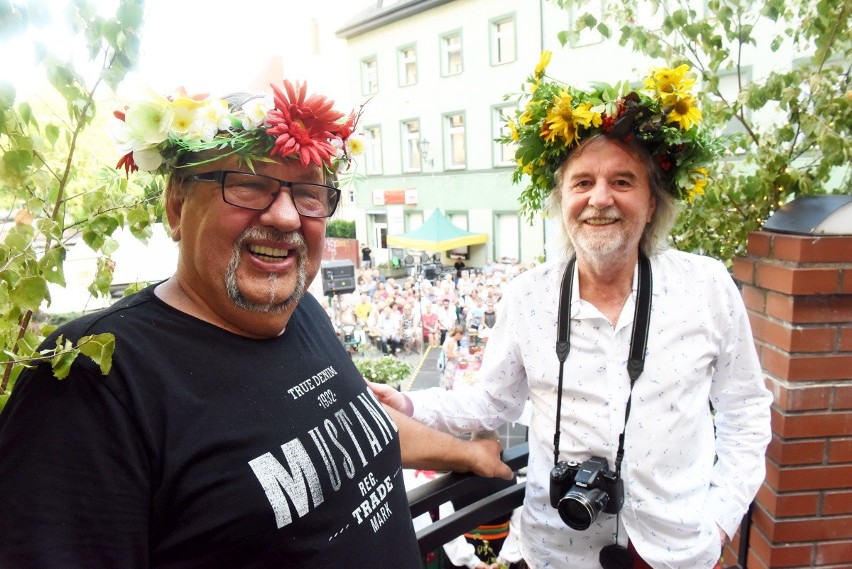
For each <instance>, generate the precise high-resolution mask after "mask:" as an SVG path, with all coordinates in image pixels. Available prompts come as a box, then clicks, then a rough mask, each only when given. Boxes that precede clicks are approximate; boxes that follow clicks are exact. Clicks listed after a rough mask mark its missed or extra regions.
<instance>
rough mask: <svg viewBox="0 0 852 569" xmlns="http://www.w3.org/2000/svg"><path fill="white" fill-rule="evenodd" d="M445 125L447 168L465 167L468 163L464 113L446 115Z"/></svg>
mask: <svg viewBox="0 0 852 569" xmlns="http://www.w3.org/2000/svg"><path fill="white" fill-rule="evenodd" d="M444 125H445V128H446V135H445V143H444V148H446V149H447V156H446V164H447V168H448V169H453V168H454V169H459V168H464V167H465V165H466V158H465V132H464V114H462V113H456V114H451V115H446V116H445V117H444Z"/></svg>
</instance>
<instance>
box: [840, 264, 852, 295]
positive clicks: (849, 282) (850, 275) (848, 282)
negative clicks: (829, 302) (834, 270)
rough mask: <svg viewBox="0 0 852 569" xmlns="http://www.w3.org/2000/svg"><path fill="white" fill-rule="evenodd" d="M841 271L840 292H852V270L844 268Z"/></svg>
mask: <svg viewBox="0 0 852 569" xmlns="http://www.w3.org/2000/svg"><path fill="white" fill-rule="evenodd" d="M840 272H841V275H840V294H852V271H850V270H849V269H843V270H842V271H840Z"/></svg>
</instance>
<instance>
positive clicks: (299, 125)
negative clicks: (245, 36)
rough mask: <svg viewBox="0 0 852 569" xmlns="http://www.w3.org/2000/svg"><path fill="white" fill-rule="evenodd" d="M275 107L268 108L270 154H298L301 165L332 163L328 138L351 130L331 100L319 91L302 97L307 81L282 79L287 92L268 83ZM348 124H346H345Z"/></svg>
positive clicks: (331, 151)
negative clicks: (304, 82) (272, 143)
mask: <svg viewBox="0 0 852 569" xmlns="http://www.w3.org/2000/svg"><path fill="white" fill-rule="evenodd" d="M271 87H272V92H273V93H274V99H275V108H274V109H272V110H271V111H269V115H268V116H267V122H268V123H269V124H270V125H271V126H270V127H269V128H268V129H267V130H266V132H267V134H269V135H270V136H273V137H275V147H274V148H273V149H272V154H273V155H276V154H277V155H279V156H282V157H284V158H288V157H290V156H293V155H294V154H295V155H298V156H299V161H300V162H301V163H302V166H307V165H308V164H310V163H312V162H313V163H314V164H316V165H317V166H322V165H323V164H326V165H329V166H330V165H331V158H332V157H333V156H334V155H335V149H334V147H333V146H332V145H331V143H330V142H329V139H334V138H342V139H345V138H346V137H348V136H349V135H350V134H351V133H352V125H351V124H349V123H348V122H347V123H341V122H338V121H339V119H340V118H341V117H343V113H340V112H338V111H335V110H334V109H333V108H332V106H333V105H334V101H329V100H328V99H326V98H325V97H323V96H321V95H311V96H310V97H308V98H307V99H305V93H306V91H307V84H300V83H299V82H298V81H297V82H296V86H295V88H294V87H293V85H292V84H291V83H290V82H289V81H287V80H286V79H285V80H284V88H285V89H286V93H284V92H282V91H281V89H279V88H278V87H276V86H275V85H271ZM347 125H348V126H347Z"/></svg>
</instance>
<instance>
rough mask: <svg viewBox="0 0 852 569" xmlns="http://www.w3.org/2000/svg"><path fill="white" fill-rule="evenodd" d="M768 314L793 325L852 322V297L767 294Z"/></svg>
mask: <svg viewBox="0 0 852 569" xmlns="http://www.w3.org/2000/svg"><path fill="white" fill-rule="evenodd" d="M766 314H768V315H769V316H773V317H775V318H778V319H779V320H784V321H785V322H792V323H793V324H809V323H810V324H816V323H821V324H822V323H824V324H831V323H847V322H849V321H852V295H848V294H847V295H820V296H790V295H787V294H781V293H777V292H772V291H770V292H768V293H767V294H766Z"/></svg>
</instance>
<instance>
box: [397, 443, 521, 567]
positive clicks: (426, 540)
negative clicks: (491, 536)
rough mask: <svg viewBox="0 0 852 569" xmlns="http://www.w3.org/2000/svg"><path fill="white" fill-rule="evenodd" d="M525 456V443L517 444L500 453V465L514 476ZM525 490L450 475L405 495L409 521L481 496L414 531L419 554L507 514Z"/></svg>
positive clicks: (499, 481) (490, 480) (500, 482)
mask: <svg viewBox="0 0 852 569" xmlns="http://www.w3.org/2000/svg"><path fill="white" fill-rule="evenodd" d="M528 456H529V445H528V443H521V444H519V445H516V446H513V447H512V448H509V449H507V450H506V451H505V452H503V462H505V463H506V464H508V465H509V467H510V468H511V469H512V470H514V471H516V472H517V471H518V470H519V469H521V468H523V467H524V466H526V465H527V458H528ZM525 489H526V484H525V483H524V482H520V483H514V482H510V481H507V480H502V479H499V478H483V477H481V476H477V475H475V474H456V473H450V474H447V475H445V476H441V477H439V478H436V479H435V480H432V481H430V482H427V483H426V484H423V485H422V486H418V487H417V488H414V489H413V490H411V491H409V492H408V503H409V507H410V508H411V517H412V518H416V517H417V516H419V515H421V514H425V513H427V512H430V511H435V510H437V509H438V508H439V507H440V506H441V504H444V503H446V502H452V501H453V500H460V499H469V498H470V497H471V496H483V498H481V499H478V500H476V501H474V502H473V503H471V504H470V505H468V506H465V507H464V508H460V509H458V510H456V511H455V512H453V513H452V514H450V515H449V516H446V517H444V518H441V519H439V520H437V521H436V522H435V523H432V524H430V525H428V526H427V527H425V528H423V529H422V530H420V531H418V532H417V543H418V544H419V546H420V553H421V554H422V555H426V554H427V553H429V552H430V551H434V550H435V549H438V548H439V547H441V546H442V545H443V544H445V543H447V542H448V541H450V540H452V539H454V538H456V537H458V536H460V535H462V534H464V533H465V532H468V531H470V530H471V529H473V528H475V527H477V526H479V525H482V524H484V523H486V522H488V521H489V520H493V519H494V518H497V517H500V516H502V515H504V514H509V513H511V512H512V510H514V509H515V508H517V507H518V506H520V505H521V504H522V503H523V501H524V491H525Z"/></svg>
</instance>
